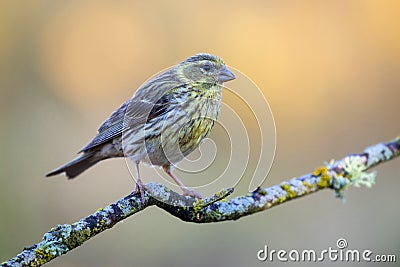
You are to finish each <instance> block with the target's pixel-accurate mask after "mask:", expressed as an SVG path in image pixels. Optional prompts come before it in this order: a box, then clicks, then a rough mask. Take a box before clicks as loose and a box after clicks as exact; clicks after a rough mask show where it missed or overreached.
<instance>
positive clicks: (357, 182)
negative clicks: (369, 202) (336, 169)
mask: <svg viewBox="0 0 400 267" xmlns="http://www.w3.org/2000/svg"><path fill="white" fill-rule="evenodd" d="M343 169H344V170H345V172H346V173H347V174H348V178H349V179H350V181H351V183H352V184H353V185H354V186H356V187H360V186H361V185H364V186H366V187H367V188H370V187H371V186H372V185H374V184H375V177H376V172H371V173H367V172H365V169H366V166H365V159H364V158H363V157H359V156H353V157H348V158H346V159H345V160H344V162H343Z"/></svg>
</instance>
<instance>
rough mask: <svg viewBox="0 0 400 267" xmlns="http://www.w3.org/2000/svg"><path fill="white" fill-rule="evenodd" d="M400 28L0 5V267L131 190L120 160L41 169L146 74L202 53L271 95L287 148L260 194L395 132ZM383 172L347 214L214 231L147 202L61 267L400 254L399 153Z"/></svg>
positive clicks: (249, 14)
mask: <svg viewBox="0 0 400 267" xmlns="http://www.w3.org/2000/svg"><path fill="white" fill-rule="evenodd" d="M399 18H400V2H399V1H396V0H392V1H389V0H384V1H375V0H369V1H367V0H354V1H351V0H335V1H333V0H331V1H311V0H310V1H294V0H293V1H278V0H271V1H261V0H260V1H210V0H204V1H198V2H195V1H191V2H189V1H185V2H181V1H179V2H178V1H45V0H36V1H17V0H16V1H11V0H10V1H1V3H0V123H1V131H0V137H1V138H0V140H1V141H0V147H1V153H0V164H1V167H0V187H1V189H2V190H1V193H0V203H1V204H0V212H1V216H0V261H3V260H7V259H8V258H10V257H13V256H15V255H16V254H17V253H19V252H20V251H21V250H22V248H23V247H24V246H28V245H30V244H32V243H35V242H38V241H40V240H41V238H42V235H43V233H44V232H46V231H48V230H49V229H50V228H51V227H53V226H54V225H56V224H63V223H73V222H75V221H77V220H79V219H80V218H82V217H84V216H86V215H88V214H90V213H92V212H93V211H95V210H96V209H98V208H100V207H103V206H105V205H107V204H109V203H111V202H113V201H115V200H117V199H119V198H120V197H122V196H125V195H126V194H128V193H129V192H130V191H131V190H133V184H132V180H131V179H130V177H129V174H128V172H127V169H126V167H125V164H124V162H123V160H109V161H107V162H104V163H101V164H99V165H96V167H95V168H93V169H90V170H89V171H87V172H85V173H84V174H83V175H82V176H81V177H79V179H76V180H73V181H67V180H66V179H65V178H64V177H57V178H54V179H45V178H44V174H45V173H47V172H48V171H50V170H52V169H54V168H55V167H58V166H59V165H60V164H63V163H65V162H67V161H69V160H71V159H73V157H74V156H75V154H74V153H75V152H77V151H78V150H79V149H80V148H81V147H82V146H84V145H85V144H86V143H87V142H88V141H89V140H90V139H91V138H92V137H93V136H94V134H95V133H96V129H97V127H98V126H99V125H100V123H101V122H102V121H103V120H104V119H105V118H106V117H107V116H108V115H109V114H110V113H111V112H112V111H113V110H114V109H115V108H117V107H118V106H119V105H120V104H121V103H123V102H124V101H125V100H126V99H128V98H129V97H131V96H132V94H133V92H134V90H135V89H136V88H138V86H140V85H141V84H142V83H143V82H144V81H145V80H146V79H147V78H149V77H150V76H152V75H153V74H155V73H157V72H158V71H160V70H162V69H164V68H166V67H169V66H171V65H174V64H176V63H178V62H180V61H181V60H183V59H185V58H186V57H188V56H191V55H193V54H195V53H198V52H208V53H213V54H216V55H219V56H220V57H222V58H223V59H224V61H225V62H226V63H227V64H228V65H230V66H233V67H235V68H237V69H239V70H240V71H242V72H243V73H245V74H246V75H248V76H249V77H250V78H251V79H252V80H253V81H254V82H255V83H256V84H257V85H258V86H259V88H260V89H261V90H262V91H263V94H264V96H265V97H266V99H267V100H268V101H269V104H270V106H271V109H272V111H273V114H274V117H275V123H276V127H277V151H276V158H275V162H274V165H273V167H272V169H271V172H270V175H269V176H268V179H267V180H266V181H265V183H264V186H270V185H273V184H276V183H279V182H280V181H282V180H287V179H289V178H292V177H295V176H299V175H302V174H304V173H308V172H311V171H312V170H313V169H314V168H315V167H318V166H320V165H322V164H323V162H324V161H329V160H330V159H332V158H335V159H339V158H341V157H343V156H345V155H346V154H349V153H355V152H360V151H362V150H363V149H364V148H365V147H366V146H369V145H371V144H375V143H377V142H381V141H387V140H390V139H392V138H394V137H395V136H397V135H399V134H400V126H399V114H400V107H399V99H400V75H399V73H400V21H399ZM376 170H377V171H378V176H377V184H376V185H375V186H374V187H372V189H369V190H367V189H365V188H361V189H353V188H351V189H350V190H349V191H348V192H346V194H345V196H346V203H345V204H344V205H343V204H342V203H341V202H340V200H338V199H336V198H335V197H334V193H333V192H331V191H325V192H321V193H317V194H314V195H311V196H308V197H305V198H303V199H299V200H296V201H293V202H291V203H289V204H285V205H283V206H280V207H278V208H275V209H272V210H270V211H267V212H262V213H258V214H256V215H253V216H250V217H246V218H243V219H241V220H239V221H236V222H226V223H218V224H208V225H195V224H190V223H184V222H181V221H179V220H178V219H177V218H174V217H172V216H170V215H168V214H167V213H165V212H164V211H162V210H160V209H157V208H149V209H146V210H145V211H143V212H140V213H139V214H137V215H135V216H133V217H131V218H129V219H127V220H125V221H124V223H121V224H119V225H117V226H116V227H114V228H113V229H112V230H110V231H107V232H105V233H102V234H100V235H99V236H97V237H95V238H93V239H92V240H90V241H89V242H87V243H85V244H84V245H83V246H82V247H80V248H78V249H76V250H74V251H72V252H70V253H68V254H67V255H65V256H62V257H60V258H58V259H56V260H55V261H53V262H52V263H51V265H52V266H68V267H71V266H261V265H263V264H267V263H260V262H258V261H257V258H256V253H257V251H258V250H259V249H261V248H263V247H264V245H268V246H270V247H272V248H274V249H281V248H283V249H292V248H297V249H311V248H314V249H320V250H322V249H326V248H328V247H329V246H331V247H335V242H336V240H337V239H338V238H341V237H343V238H346V239H347V241H348V242H349V247H350V248H354V249H355V248H358V249H371V250H372V251H374V252H375V253H386V254H396V253H397V258H399V256H400V255H399V254H398V253H399V251H400V242H399V239H398V236H399V235H400V229H399V227H398V221H399V219H400V211H399V208H398V207H397V206H396V204H395V203H398V202H399V195H398V189H399V188H400V181H399V178H400V166H399V159H396V160H394V161H392V162H389V163H386V164H384V165H382V166H379V167H377V168H376ZM144 173H145V174H148V176H151V175H150V174H151V173H152V170H149V169H145V170H144ZM144 176H146V175H144ZM187 179H188V180H189V178H187ZM148 181H149V180H148ZM336 264H337V265H340V263H336ZM336 264H335V266H336ZM270 265H271V264H270ZM272 265H279V264H278V262H274V263H273V264H272ZM304 266H308V264H306V263H304ZM385 266H397V265H396V264H395V263H392V265H391V264H389V263H388V264H385Z"/></svg>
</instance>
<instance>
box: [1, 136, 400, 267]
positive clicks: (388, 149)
mask: <svg viewBox="0 0 400 267" xmlns="http://www.w3.org/2000/svg"><path fill="white" fill-rule="evenodd" d="M399 155H400V136H398V137H397V138H396V139H394V140H392V141H390V142H388V143H380V144H377V145H374V146H371V147H368V148H366V149H365V150H364V152H363V153H360V154H352V155H349V156H347V157H345V158H343V159H342V160H339V161H331V162H329V163H326V165H325V166H323V167H320V168H317V169H316V170H314V172H312V173H309V174H306V175H303V176H301V177H298V178H293V179H291V180H289V181H285V182H282V183H280V184H279V185H274V186H271V187H269V188H258V189H257V190H255V191H254V192H251V193H249V194H247V195H244V196H239V197H235V198H233V199H231V200H225V197H227V196H228V195H229V194H231V193H232V192H233V189H227V190H222V191H220V192H218V193H217V194H215V195H214V196H212V197H211V198H206V199H201V200H197V199H194V198H191V197H185V196H182V195H179V194H178V193H176V192H174V191H172V190H170V189H168V188H167V187H165V186H164V185H161V184H157V183H149V184H147V185H146V192H145V197H144V201H142V200H141V196H140V193H138V192H133V193H131V194H129V195H128V196H126V197H124V198H121V199H119V200H118V201H116V202H114V203H113V204H111V205H109V206H107V207H105V208H103V209H99V210H98V211H96V212H95V213H93V214H91V215H89V216H88V217H86V218H84V219H82V220H80V221H79V222H76V223H74V224H64V225H57V226H56V227H55V228H52V229H51V230H50V231H49V232H47V233H46V234H45V235H44V236H43V240H42V241H41V242H40V243H37V244H34V245H32V246H30V247H26V248H24V249H23V251H22V252H21V253H20V254H18V255H17V256H16V257H14V258H12V259H10V260H8V261H6V262H3V263H2V266H41V265H42V264H44V263H46V262H49V261H51V260H52V259H54V258H56V257H58V256H61V255H63V254H65V253H67V252H68V251H70V250H72V249H74V248H76V247H78V246H80V245H82V244H83V243H84V242H85V241H87V240H88V239H90V238H92V237H93V236H95V235H97V234H99V233H101V232H103V231H104V230H106V229H110V228H112V227H113V226H114V225H115V224H116V223H118V222H120V221H122V220H124V219H125V218H127V217H129V216H131V215H133V214H135V213H137V212H139V211H141V210H144V209H145V208H147V207H150V206H153V205H155V206H157V207H159V208H161V209H164V210H166V211H167V212H169V213H170V214H172V215H173V216H176V217H178V218H179V219H181V220H183V221H187V222H194V223H209V222H220V221H226V220H237V219H239V218H241V217H243V216H247V215H250V214H254V213H256V212H259V211H263V210H266V209H269V208H271V207H274V206H277V205H279V204H282V203H285V202H287V201H289V200H292V199H295V198H299V197H302V196H305V195H308V194H311V193H314V192H317V191H320V190H322V189H326V188H331V189H333V190H335V192H336V195H337V196H338V197H340V198H343V192H344V190H346V189H347V188H348V187H349V186H351V185H354V186H360V185H365V186H367V187H370V186H372V185H373V184H374V183H375V180H374V178H375V173H374V172H373V173H366V172H365V171H366V170H368V169H370V168H371V167H374V166H375V165H378V164H380V163H383V162H386V161H388V160H391V159H393V158H395V157H397V156H399Z"/></svg>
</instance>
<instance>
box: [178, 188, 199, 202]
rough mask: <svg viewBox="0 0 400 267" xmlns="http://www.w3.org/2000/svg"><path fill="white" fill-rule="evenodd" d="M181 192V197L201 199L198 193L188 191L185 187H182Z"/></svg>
mask: <svg viewBox="0 0 400 267" xmlns="http://www.w3.org/2000/svg"><path fill="white" fill-rule="evenodd" d="M182 191H183V195H184V196H190V197H194V198H199V199H201V198H203V197H202V196H201V195H200V193H198V192H196V191H194V190H190V189H188V188H186V187H182Z"/></svg>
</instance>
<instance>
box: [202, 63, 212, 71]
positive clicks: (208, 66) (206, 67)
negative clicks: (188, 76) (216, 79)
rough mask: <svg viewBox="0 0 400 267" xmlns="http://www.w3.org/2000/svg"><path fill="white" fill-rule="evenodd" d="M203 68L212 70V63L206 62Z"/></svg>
mask: <svg viewBox="0 0 400 267" xmlns="http://www.w3.org/2000/svg"><path fill="white" fill-rule="evenodd" d="M203 70H205V71H210V70H211V64H209V63H206V64H204V65H203Z"/></svg>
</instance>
